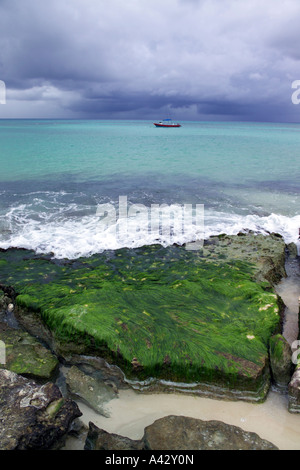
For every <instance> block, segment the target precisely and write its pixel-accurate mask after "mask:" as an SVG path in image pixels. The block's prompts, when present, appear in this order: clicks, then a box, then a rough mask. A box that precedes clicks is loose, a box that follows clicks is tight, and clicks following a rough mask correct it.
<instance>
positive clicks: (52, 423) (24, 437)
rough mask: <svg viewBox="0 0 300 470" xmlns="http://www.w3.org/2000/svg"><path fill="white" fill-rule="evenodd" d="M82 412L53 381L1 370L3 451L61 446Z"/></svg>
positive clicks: (0, 432)
mask: <svg viewBox="0 0 300 470" xmlns="http://www.w3.org/2000/svg"><path fill="white" fill-rule="evenodd" d="M81 415H82V413H81V412H80V410H79V408H78V406H77V404H76V403H75V402H73V401H72V400H69V399H65V398H63V396H62V394H61V392H60V390H59V389H58V387H57V386H56V385H54V384H53V383H47V384H45V385H38V384H36V383H35V382H33V381H30V380H28V379H26V378H24V377H22V376H20V375H17V374H16V373H14V372H11V371H9V370H6V369H4V370H0V450H39V449H41V450H47V449H53V448H57V447H59V443H60V442H62V443H63V438H64V437H65V436H66V434H67V432H68V431H69V429H70V426H71V424H72V422H73V421H74V420H75V419H76V418H78V417H80V416H81Z"/></svg>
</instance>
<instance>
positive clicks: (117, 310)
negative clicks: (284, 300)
mask: <svg viewBox="0 0 300 470" xmlns="http://www.w3.org/2000/svg"><path fill="white" fill-rule="evenodd" d="M24 255H25V256H24ZM0 259H1V260H3V261H6V263H1V264H0V276H1V279H2V280H3V279H6V283H7V284H11V285H14V286H15V288H16V290H17V292H18V294H19V295H18V297H17V303H18V305H19V306H21V307H25V308H27V309H30V310H34V311H36V312H39V313H40V315H41V317H42V319H43V321H44V322H45V323H46V324H47V325H48V326H49V327H50V329H51V330H52V331H53V332H54V335H55V337H56V338H57V339H58V340H60V341H62V342H65V343H68V342H83V343H84V344H85V345H86V346H87V347H90V348H93V349H94V350H95V351H96V352H97V353H98V354H99V355H102V356H104V357H106V358H108V359H109V360H110V361H113V362H114V363H117V364H119V365H120V366H121V367H122V368H123V370H124V371H125V372H126V373H127V374H128V375H129V376H138V377H139V378H146V377H149V376H155V377H163V378H168V379H173V380H184V381H186V382H193V381H206V382H216V381H217V380H219V379H220V378H221V379H222V380H223V381H224V380H226V381H227V385H230V386H234V385H235V384H236V383H237V382H238V381H239V380H240V379H241V376H242V378H243V380H245V381H247V379H249V383H250V382H251V380H252V381H253V380H254V379H253V376H255V374H254V373H253V368H254V369H255V366H257V368H263V365H264V363H265V361H266V357H267V355H268V344H269V338H270V336H271V335H272V334H273V332H274V331H275V330H276V328H278V325H279V322H280V315H279V307H278V302H277V297H276V295H274V294H273V293H272V291H270V289H269V287H270V286H269V284H268V283H266V282H264V283H258V282H254V280H253V276H254V274H255V271H256V266H255V265H254V264H253V263H251V262H249V261H243V260H240V259H223V256H222V253H221V254H220V255H219V256H215V257H214V258H213V259H211V258H208V257H205V256H203V253H201V252H189V251H187V250H185V249H184V248H183V247H175V246H173V247H169V248H163V247H161V246H158V245H156V246H150V247H149V246H148V247H142V248H139V249H135V250H130V249H122V250H118V251H117V252H106V253H103V254H101V255H97V256H93V257H91V258H84V259H80V260H77V261H74V262H70V261H66V262H57V261H55V260H50V259H49V258H44V259H43V258H37V256H36V255H34V254H33V253H31V252H20V251H19V250H9V251H8V252H5V253H0ZM7 281H8V282H7ZM267 287H268V289H267ZM133 363H135V366H133Z"/></svg>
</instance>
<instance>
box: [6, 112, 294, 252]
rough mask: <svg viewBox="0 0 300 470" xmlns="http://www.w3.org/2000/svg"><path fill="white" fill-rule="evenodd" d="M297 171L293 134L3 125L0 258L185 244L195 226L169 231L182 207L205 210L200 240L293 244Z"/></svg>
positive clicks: (126, 125)
mask: <svg viewBox="0 0 300 470" xmlns="http://www.w3.org/2000/svg"><path fill="white" fill-rule="evenodd" d="M299 161H300V124H273V123H272V124H269V123H264V124H262V123H237V122H234V123H229V122H183V123H182V127H181V128H174V129H173V128H171V129H159V128H155V126H154V125H153V122H151V121H96V120H93V121H90V120H82V121H80V120H1V121H0V248H9V247H22V248H27V249H33V250H35V251H36V252H37V253H52V254H53V256H54V257H56V258H69V259H75V258H78V257H80V256H90V255H92V254H95V253H99V252H102V251H103V250H106V249H117V248H121V247H125V246H128V247H137V246H142V245H145V244H153V243H161V244H163V245H168V244H170V243H178V244H182V243H185V242H191V241H194V240H196V239H198V238H199V237H200V235H201V236H203V227H202V232H201V234H200V233H199V230H198V228H199V227H198V225H197V222H196V219H195V218H194V217H192V218H191V219H190V221H188V220H186V221H185V224H183V223H178V220H179V219H180V218H181V217H183V216H182V214H183V212H182V210H183V209H182V208H183V206H185V205H189V207H191V206H192V208H193V214H194V213H196V211H197V207H200V206H202V205H204V237H205V238H208V237H209V236H210V235H215V234H220V233H227V234H236V233H238V232H239V231H246V230H253V231H255V232H259V233H264V234H267V233H268V232H277V233H280V234H281V235H282V236H283V237H284V238H285V240H286V242H287V243H289V242H292V241H293V242H296V241H297V239H298V230H299V227H300V166H299ZM120 197H122V198H123V199H122V201H125V198H126V202H127V206H126V207H127V209H126V210H127V211H128V212H127V223H126V230H125V229H124V225H122V224H121V223H120V214H121V213H120V207H119V202H120ZM162 205H165V206H162ZM198 205H199V206H198ZM161 207H167V208H169V209H170V208H171V209H172V210H171V212H170V226H169V231H168V230H166V229H165V228H164V227H163V224H162V219H161V217H162V212H161V210H160V208H161ZM99 208H100V210H99ZM122 211H123V212H122V214H123V215H124V208H123V209H122ZM176 211H177V212H176ZM153 227H156V228H155V230H154V229H153Z"/></svg>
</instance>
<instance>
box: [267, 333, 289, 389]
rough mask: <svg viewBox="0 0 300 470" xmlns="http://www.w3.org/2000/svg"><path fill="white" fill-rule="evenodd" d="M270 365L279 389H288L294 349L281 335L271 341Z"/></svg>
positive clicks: (273, 337)
mask: <svg viewBox="0 0 300 470" xmlns="http://www.w3.org/2000/svg"><path fill="white" fill-rule="evenodd" d="M270 364H271V370H272V375H273V379H274V382H275V384H276V386H277V387H278V388H281V389H286V387H287V386H288V384H289V382H290V380H291V377H292V374H293V368H294V367H293V363H292V349H291V347H290V345H289V343H288V341H287V340H286V339H285V338H284V337H283V336H282V335H280V334H278V335H275V336H272V338H271V339H270Z"/></svg>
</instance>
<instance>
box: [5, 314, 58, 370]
mask: <svg viewBox="0 0 300 470" xmlns="http://www.w3.org/2000/svg"><path fill="white" fill-rule="evenodd" d="M0 341H2V342H3V343H4V344H5V359H6V362H5V364H0V368H2V369H4V368H5V369H8V370H10V371H12V372H15V373H16V374H21V375H25V376H29V377H34V378H38V379H50V378H51V376H52V375H53V373H54V371H55V369H56V368H57V366H58V360H57V358H56V357H55V356H54V355H53V354H52V353H51V352H50V351H49V350H48V349H46V348H45V347H44V346H42V345H41V344H40V342H39V341H38V340H37V339H35V338H33V337H32V336H31V335H29V334H28V333H27V332H25V331H22V330H16V329H13V328H10V327H9V326H7V325H6V324H4V323H0Z"/></svg>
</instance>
